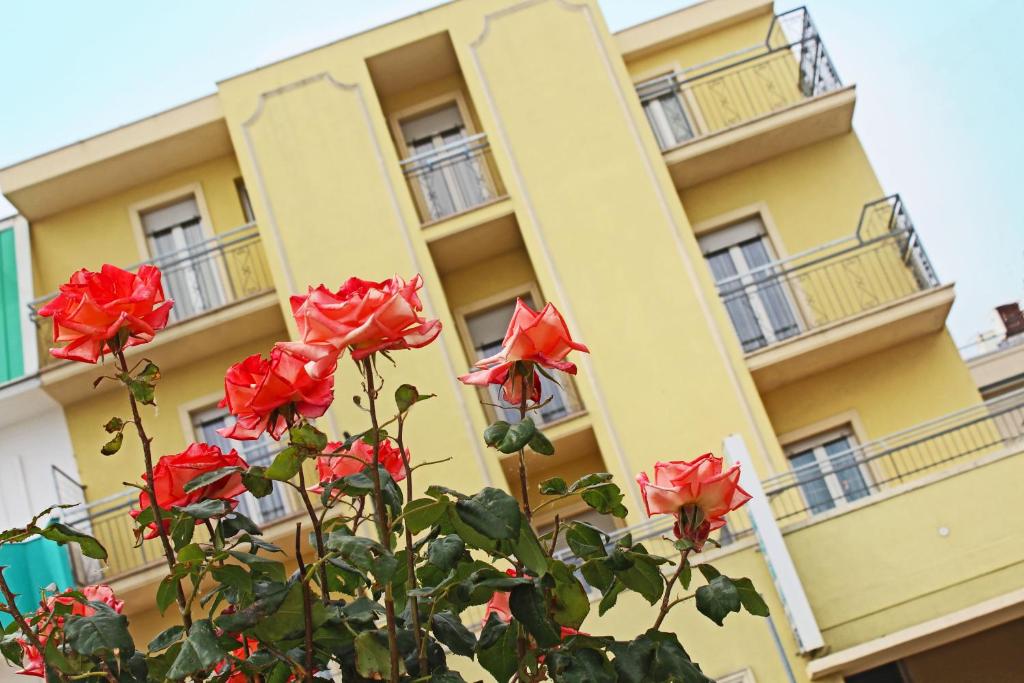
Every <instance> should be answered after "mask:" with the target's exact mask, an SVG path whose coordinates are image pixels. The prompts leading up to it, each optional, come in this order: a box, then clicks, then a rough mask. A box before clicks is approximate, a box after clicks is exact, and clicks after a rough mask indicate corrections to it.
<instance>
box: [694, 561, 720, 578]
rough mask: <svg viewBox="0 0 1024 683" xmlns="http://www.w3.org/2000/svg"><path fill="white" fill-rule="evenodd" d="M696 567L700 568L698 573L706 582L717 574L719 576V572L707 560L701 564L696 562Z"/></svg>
mask: <svg viewBox="0 0 1024 683" xmlns="http://www.w3.org/2000/svg"><path fill="white" fill-rule="evenodd" d="M697 569H698V570H700V573H701V574H703V575H704V579H705V580H706V581H707V582H708V583H711V581H712V580H713V579H715V578H718V577H719V576H721V574H720V573H719V572H718V570H717V569H715V568H714V567H712V566H711V565H710V564H708V563H707V562H704V563H702V564H698V565H697Z"/></svg>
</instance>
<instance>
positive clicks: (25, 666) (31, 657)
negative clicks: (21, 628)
mask: <svg viewBox="0 0 1024 683" xmlns="http://www.w3.org/2000/svg"><path fill="white" fill-rule="evenodd" d="M18 645H19V646H20V647H21V657H22V659H21V668H20V669H18V670H17V671H15V672H14V673H16V674H21V675H22V676H37V677H38V678H46V665H45V664H44V663H43V655H42V654H41V653H40V652H39V650H37V649H36V647H35V645H32V644H31V643H28V642H26V641H24V640H18Z"/></svg>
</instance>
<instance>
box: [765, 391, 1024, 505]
mask: <svg viewBox="0 0 1024 683" xmlns="http://www.w3.org/2000/svg"><path fill="white" fill-rule="evenodd" d="M1015 449H1016V450H1020V449H1024V391H1018V392H1015V393H1011V394H1006V395H1004V396H1001V397H998V398H995V399H991V400H989V401H986V402H985V403H981V404H978V405H976V406H971V407H970V408H967V409H964V410H960V411H957V412H955V413H951V414H949V415H945V416H943V417H940V418H938V419H936V420H932V421H929V422H926V423H924V424H920V425H917V426H915V427H913V428H911V429H907V430H904V431H901V432H897V433H895V434H891V435H890V436H887V437H885V438H882V439H878V440H877V441H872V442H870V443H866V444H862V445H858V446H854V447H853V448H849V449H847V450H844V451H841V452H836V453H833V454H831V455H830V456H829V458H828V462H827V464H826V463H823V462H822V461H820V460H818V461H815V462H812V463H810V464H808V465H804V466H801V467H797V468H794V469H793V470H791V471H789V472H786V473H784V474H780V475H777V476H775V477H772V478H770V479H767V480H765V481H764V489H765V493H766V494H767V495H768V498H769V499H770V501H771V507H772V511H773V513H774V514H775V518H776V519H777V520H778V521H779V522H780V523H785V522H791V521H798V520H801V519H806V518H809V517H812V516H814V515H819V514H823V513H826V512H829V511H831V510H834V509H839V508H841V507H843V506H846V505H849V504H850V503H854V502H856V501H858V500H861V499H864V498H868V497H869V496H873V495H877V494H880V493H884V492H885V491H887V490H889V489H892V488H893V487H896V486H900V485H902V484H906V483H908V482H912V481H914V480H915V479H918V478H920V477H922V476H925V475H929V474H932V473H934V472H937V471H940V470H941V468H943V467H946V466H949V465H952V464H955V463H957V462H958V461H963V460H966V459H968V458H971V459H977V458H979V457H983V456H986V455H994V454H997V453H1003V452H1007V450H1010V452H1012V451H1013V450H1015Z"/></svg>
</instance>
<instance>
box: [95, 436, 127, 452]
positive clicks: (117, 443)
mask: <svg viewBox="0 0 1024 683" xmlns="http://www.w3.org/2000/svg"><path fill="white" fill-rule="evenodd" d="M123 442H124V432H118V433H117V434H115V435H114V438H113V439H111V440H110V441H108V442H106V443H105V444H103V448H101V449H100V453H102V454H103V455H113V454H114V453H117V452H118V451H119V450H121V444H122V443H123Z"/></svg>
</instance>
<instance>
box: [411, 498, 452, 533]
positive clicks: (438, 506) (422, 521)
mask: <svg viewBox="0 0 1024 683" xmlns="http://www.w3.org/2000/svg"><path fill="white" fill-rule="evenodd" d="M448 505H449V503H448V500H447V499H441V500H434V499H433V498H417V499H416V500H410V501H409V502H408V503H406V504H405V511H404V515H405V516H404V517H403V519H404V521H405V526H407V527H408V528H409V531H411V532H412V533H413V534H414V535H415V534H418V533H420V532H421V531H423V530H424V529H427V528H429V527H431V526H433V525H434V524H436V523H437V521H438V520H439V519H441V515H443V514H444V511H445V510H446V509H448Z"/></svg>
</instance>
